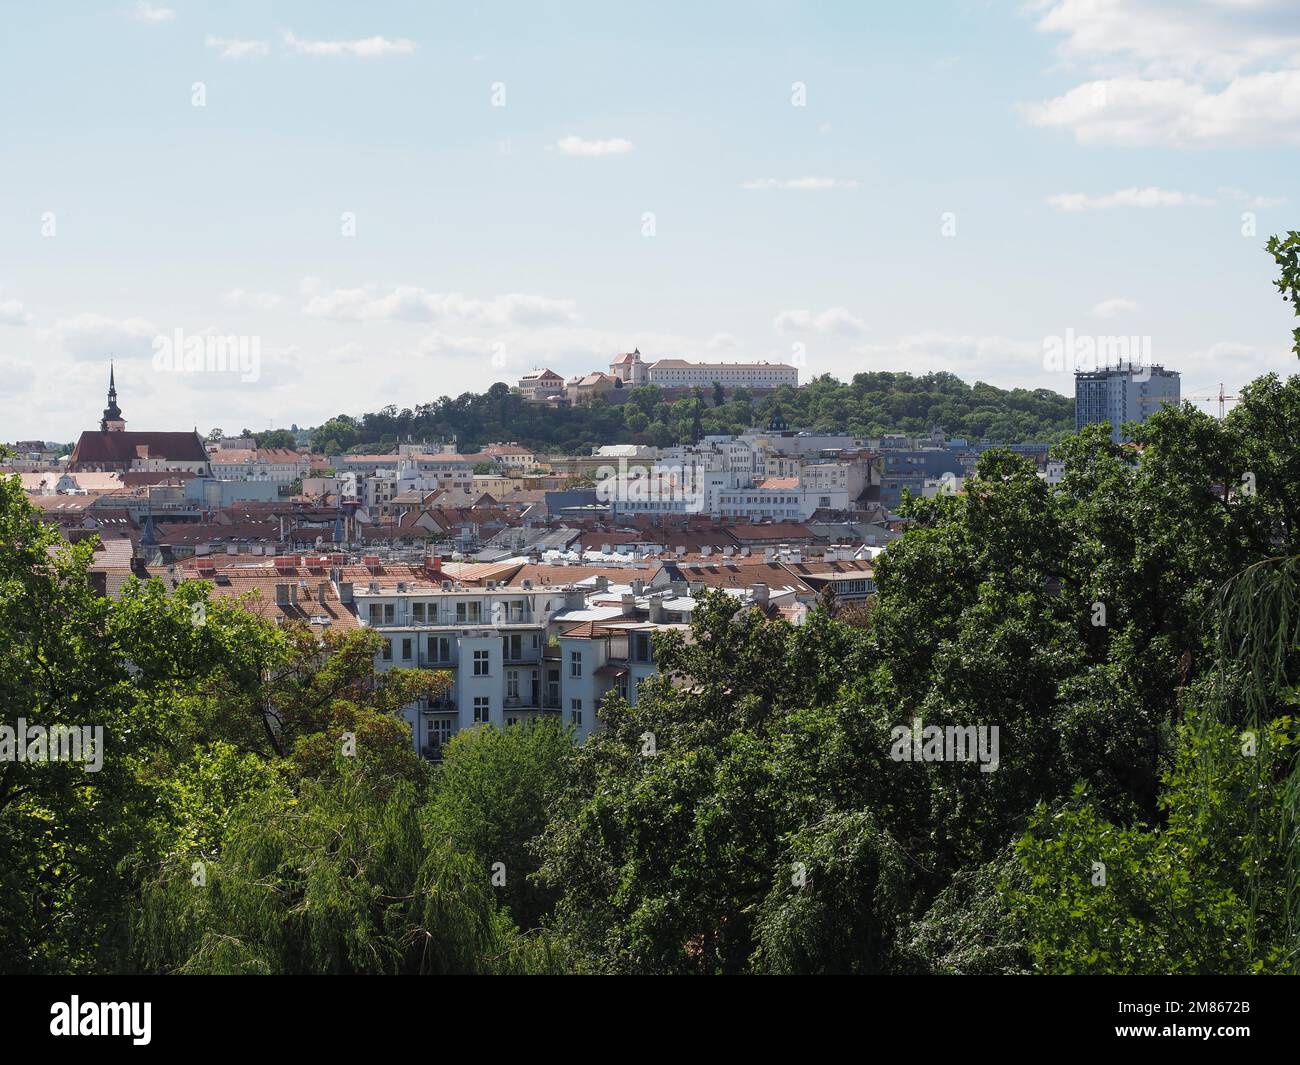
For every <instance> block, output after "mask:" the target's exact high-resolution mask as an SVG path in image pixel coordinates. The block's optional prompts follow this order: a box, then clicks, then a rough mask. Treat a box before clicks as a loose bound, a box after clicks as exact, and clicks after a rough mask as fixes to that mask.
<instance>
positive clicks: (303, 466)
mask: <svg viewBox="0 0 1300 1065" xmlns="http://www.w3.org/2000/svg"><path fill="white" fill-rule="evenodd" d="M210 461H211V465H212V476H213V477H215V478H216V479H217V480H218V481H271V482H272V483H274V484H293V482H294V481H297V480H300V479H302V478H304V477H306V476H307V475H308V474H309V473H311V460H310V459H309V458H308V457H307V456H306V455H303V454H299V453H298V452H297V451H293V450H291V449H289V448H284V447H260V448H229V447H223V448H218V449H217V450H216V451H213V452H212V453H211V458H210Z"/></svg>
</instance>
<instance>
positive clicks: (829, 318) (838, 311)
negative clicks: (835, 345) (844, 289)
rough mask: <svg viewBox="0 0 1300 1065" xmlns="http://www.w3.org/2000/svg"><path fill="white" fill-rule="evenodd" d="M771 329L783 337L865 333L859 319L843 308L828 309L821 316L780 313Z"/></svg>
mask: <svg viewBox="0 0 1300 1065" xmlns="http://www.w3.org/2000/svg"><path fill="white" fill-rule="evenodd" d="M772 327H773V328H774V329H775V330H776V331H777V332H778V333H781V334H782V335H784V336H794V335H797V334H801V333H818V334H821V335H822V336H840V337H851V336H861V335H862V334H863V333H865V332H866V331H867V326H866V323H865V322H863V321H862V319H861V318H857V317H855V316H854V315H852V314H850V313H849V312H848V311H846V310H845V309H844V308H843V307H828V308H827V309H826V310H824V311H822V313H821V314H816V315H814V314H813V313H812V312H811V311H803V310H796V311H782V312H781V313H780V314H778V315H777V316H776V317H775V318H774V319H773V320H772Z"/></svg>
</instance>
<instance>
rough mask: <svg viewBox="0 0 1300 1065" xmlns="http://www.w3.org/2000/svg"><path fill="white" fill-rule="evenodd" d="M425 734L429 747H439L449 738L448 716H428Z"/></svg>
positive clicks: (449, 723)
mask: <svg viewBox="0 0 1300 1065" xmlns="http://www.w3.org/2000/svg"><path fill="white" fill-rule="evenodd" d="M424 734H425V736H426V738H427V741H428V744H429V746H430V747H441V746H443V744H445V743H447V742H448V741H449V740H450V739H451V719H450V718H445V717H444V718H436V717H431V718H429V721H428V724H427V725H426V726H425V733H424Z"/></svg>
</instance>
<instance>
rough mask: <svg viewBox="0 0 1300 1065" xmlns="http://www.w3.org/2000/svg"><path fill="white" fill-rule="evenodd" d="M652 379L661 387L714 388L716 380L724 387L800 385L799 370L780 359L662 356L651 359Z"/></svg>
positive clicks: (650, 372)
mask: <svg viewBox="0 0 1300 1065" xmlns="http://www.w3.org/2000/svg"><path fill="white" fill-rule="evenodd" d="M649 380H650V384H652V385H659V387H661V388H711V387H712V386H713V382H714V381H717V382H718V384H720V385H722V387H723V388H748V389H750V390H764V389H768V390H770V389H775V388H780V387H781V386H782V385H789V386H790V387H791V388H798V387H799V371H798V370H797V369H796V368H795V367H793V366H786V365H785V364H783V363H777V362H720V363H709V362H687V361H686V360H685V359H660V360H659V361H658V362H655V363H651V365H650V370H649Z"/></svg>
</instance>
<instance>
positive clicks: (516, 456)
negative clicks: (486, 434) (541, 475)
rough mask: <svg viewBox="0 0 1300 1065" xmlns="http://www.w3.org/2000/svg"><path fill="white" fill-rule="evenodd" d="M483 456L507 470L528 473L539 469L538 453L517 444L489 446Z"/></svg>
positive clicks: (484, 450)
mask: <svg viewBox="0 0 1300 1065" xmlns="http://www.w3.org/2000/svg"><path fill="white" fill-rule="evenodd" d="M483 454H484V455H487V456H489V457H490V458H491V460H492V461H493V462H495V463H496V464H497V465H498V466H502V467H504V468H505V469H507V470H518V471H522V472H528V471H530V470H534V469H536V468H537V455H536V453H535V452H533V451H530V450H529V449H528V448H526V447H520V446H519V445H518V444H515V443H510V444H488V446H487V447H485V448H484V449H483Z"/></svg>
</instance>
